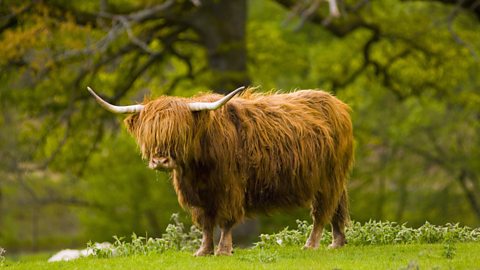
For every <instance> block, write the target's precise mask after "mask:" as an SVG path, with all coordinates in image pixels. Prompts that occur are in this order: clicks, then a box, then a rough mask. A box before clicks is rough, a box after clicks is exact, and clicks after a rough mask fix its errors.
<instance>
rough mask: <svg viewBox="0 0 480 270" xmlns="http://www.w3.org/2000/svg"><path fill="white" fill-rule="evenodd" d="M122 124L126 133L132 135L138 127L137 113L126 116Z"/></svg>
mask: <svg viewBox="0 0 480 270" xmlns="http://www.w3.org/2000/svg"><path fill="white" fill-rule="evenodd" d="M123 122H124V123H125V126H126V127H127V130H128V132H129V133H130V134H134V133H135V130H136V128H137V127H138V113H136V114H131V115H129V116H127V118H125V120H124V121H123Z"/></svg>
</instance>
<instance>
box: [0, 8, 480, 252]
mask: <svg viewBox="0 0 480 270" xmlns="http://www.w3.org/2000/svg"><path fill="white" fill-rule="evenodd" d="M329 2H330V4H328V5H330V8H327V1H320V0H307V1H290V0H275V1H274V0H270V1H267V0H264V1H257V0H251V1H248V3H247V1H246V0H233V1H216V0H192V1H188V0H177V1H173V0H167V1H153V0H140V1H129V0H109V1H107V0H86V1H61V0H43V1H42V0H32V1H20V2H19V1H14V0H3V1H1V2H0V55H1V57H0V82H1V83H0V111H1V114H0V126H1V128H0V155H1V157H2V158H1V159H0V177H1V179H0V226H1V227H2V230H0V241H1V242H2V244H3V243H6V244H7V245H8V247H15V246H17V247H25V246H27V245H30V246H34V247H44V246H49V247H52V246H54V245H55V244H57V245H60V244H63V245H64V244H65V242H68V241H71V243H77V244H79V243H80V244H83V243H84V242H85V237H95V239H99V240H103V239H106V238H108V237H110V235H112V234H119V235H125V234H129V232H130V231H132V230H133V231H136V232H137V233H138V234H143V232H144V231H148V232H149V233H151V234H154V235H155V234H158V233H160V231H161V230H163V227H164V224H165V223H166V222H167V221H168V220H167V219H168V216H169V214H170V212H168V213H167V212H162V211H156V210H157V209H156V208H155V207H156V206H157V205H168V208H169V209H172V208H175V206H174V205H177V204H176V203H173V202H174V201H175V196H174V194H173V191H172V189H171V187H170V185H168V184H167V181H166V180H167V177H166V176H165V175H163V174H158V175H157V174H154V173H152V172H148V171H147V170H146V169H144V164H143V163H142V162H141V160H140V159H139V158H138V156H137V155H134V154H133V153H132V152H131V150H132V149H133V148H134V145H133V143H132V141H131V140H130V139H129V137H128V136H127V135H126V134H125V133H124V132H123V131H120V130H119V127H118V123H119V121H118V120H117V119H116V118H114V117H112V115H110V114H109V113H107V112H104V111H103V110H102V109H101V108H99V107H98V106H97V105H96V104H95V103H94V102H92V100H91V98H90V97H89V96H88V95H87V93H86V91H85V88H86V85H91V86H94V88H95V89H98V90H99V92H101V93H102V94H105V95H108V96H109V98H107V99H108V100H109V101H111V102H113V103H124V104H128V103H132V101H141V100H142V97H143V96H144V95H147V94H151V95H153V96H157V95H161V94H173V95H191V94H193V93H194V92H197V91H199V90H202V89H208V88H210V89H213V90H214V91H217V92H224V91H229V90H231V89H233V88H235V87H237V86H239V85H243V84H249V81H250V79H251V80H252V82H253V85H262V86H263V87H264V88H265V89H270V88H274V89H293V88H324V89H327V90H331V91H333V92H335V93H336V94H337V95H339V96H340V97H341V98H342V99H343V100H345V101H347V102H348V103H349V104H351V106H352V108H353V116H354V124H355V130H356V131H355V132H356V139H357V166H356V168H355V171H354V174H353V176H352V181H351V194H352V215H353V217H354V218H355V219H358V220H368V219H370V218H381V219H390V220H396V221H401V222H402V221H409V222H411V223H413V224H420V223H423V222H424V220H425V219H429V220H431V221H434V222H435V221H436V222H446V221H461V222H464V223H467V224H471V225H478V224H479V220H480V210H479V209H480V206H479V202H480V195H479V194H480V179H479V177H480V176H479V175H480V156H479V153H480V149H479V147H480V142H479V139H480V136H478V134H479V133H480V124H479V121H478V120H479V118H480V111H479V108H480V106H479V103H480V96H479V93H478V88H479V85H480V81H479V80H480V79H479V77H478V74H480V67H479V59H478V51H479V50H480V48H479V44H480V36H479V35H478V33H479V31H480V21H479V16H478V10H479V6H478V5H477V4H476V2H478V1H461V0H460V1H442V0H431V1H414V0H412V1H398V0H386V1H368V0H344V1H337V2H336V3H337V4H338V13H339V14H340V17H338V14H337V13H336V12H335V11H332V1H329ZM247 6H248V17H247ZM247 33H248V35H247ZM247 50H248V54H247ZM247 56H248V58H247ZM12 104H14V106H12ZM100 145H101V146H102V147H101V148H102V150H99V148H100V147H99V146H100ZM109 149H110V150H111V149H114V150H115V151H110V150H109ZM128 153H131V156H128ZM156 179H157V180H158V181H155V180H156ZM152 181H153V182H152ZM175 209H178V208H175ZM169 211H172V210H169ZM305 214H306V213H305ZM282 219H284V218H282V217H279V218H278V219H277V220H281V222H282V224H281V225H280V226H284V225H285V223H283V222H284V220H282ZM289 220H291V221H292V222H293V221H294V218H290V219H289ZM156 221H158V223H157V222H156ZM19 224H21V225H19ZM78 224H83V225H85V227H82V228H78V227H76V226H78ZM272 224H273V222H270V224H269V225H272ZM292 225H294V224H292ZM269 229H275V228H274V227H273V226H271V227H270V228H269ZM81 230H85V231H84V233H85V234H83V235H82V236H79V235H78V231H81ZM159 230H160V231H159ZM25 231H28V233H25ZM59 231H60V232H59ZM60 233H62V235H60ZM52 239H55V241H52Z"/></svg>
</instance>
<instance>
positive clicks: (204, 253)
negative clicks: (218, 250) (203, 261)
mask: <svg viewBox="0 0 480 270" xmlns="http://www.w3.org/2000/svg"><path fill="white" fill-rule="evenodd" d="M208 255H213V250H209V249H203V248H200V249H199V250H197V252H195V253H194V254H193V256H195V257H200V256H208Z"/></svg>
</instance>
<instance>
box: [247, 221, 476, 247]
mask: <svg viewBox="0 0 480 270" xmlns="http://www.w3.org/2000/svg"><path fill="white" fill-rule="evenodd" d="M297 224H298V227H297V229H288V228H285V229H284V230H282V231H281V232H279V233H274V234H262V235H260V241H259V242H257V243H255V247H256V248H272V247H278V246H301V245H303V244H304V243H305V241H306V239H307V237H308V235H309V233H310V231H311V230H312V226H313V225H309V224H308V222H306V221H299V220H297ZM345 234H346V238H347V241H348V244H349V245H354V246H363V245H393V244H434V243H445V245H447V246H448V250H449V252H450V253H452V254H454V247H453V246H452V245H453V244H454V243H457V242H480V228H476V229H472V228H469V227H466V226H465V227H461V226H460V225H459V224H458V223H457V224H446V225H445V226H437V225H433V224H430V223H428V222H426V223H425V224H424V225H422V226H421V227H419V228H416V229H414V228H410V227H407V226H406V225H405V224H401V225H400V224H397V223H396V222H389V221H385V222H382V221H373V220H370V221H368V222H366V223H364V224H361V223H360V222H352V225H351V226H349V227H347V229H346V233H345ZM331 241H332V238H331V234H330V233H328V232H327V231H325V232H324V233H323V235H322V239H321V243H322V244H324V245H326V244H328V243H330V242H331ZM452 254H450V255H449V256H453V255H452Z"/></svg>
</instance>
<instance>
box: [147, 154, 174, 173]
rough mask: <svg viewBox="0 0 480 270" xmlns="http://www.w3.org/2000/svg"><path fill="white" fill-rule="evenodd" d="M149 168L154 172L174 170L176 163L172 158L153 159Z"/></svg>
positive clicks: (149, 163)
mask: <svg viewBox="0 0 480 270" xmlns="http://www.w3.org/2000/svg"><path fill="white" fill-rule="evenodd" d="M148 167H149V168H150V169H152V170H173V169H175V161H174V160H173V159H172V158H170V157H152V158H151V159H150V161H149V162H148Z"/></svg>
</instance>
